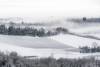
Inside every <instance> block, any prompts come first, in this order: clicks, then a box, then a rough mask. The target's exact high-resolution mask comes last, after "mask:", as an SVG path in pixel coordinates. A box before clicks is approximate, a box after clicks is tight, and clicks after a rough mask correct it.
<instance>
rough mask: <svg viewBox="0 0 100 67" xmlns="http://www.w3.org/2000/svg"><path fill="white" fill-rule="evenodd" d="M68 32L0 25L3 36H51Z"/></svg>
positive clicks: (58, 28) (64, 30)
mask: <svg viewBox="0 0 100 67" xmlns="http://www.w3.org/2000/svg"><path fill="white" fill-rule="evenodd" d="M67 32H68V30H67V29H65V28H62V27H56V28H54V29H52V30H47V29H45V28H42V27H41V28H39V29H37V28H34V26H33V27H29V26H26V27H24V28H22V27H16V26H13V24H11V25H9V26H8V27H7V26H6V25H4V24H3V25H0V34H5V35H29V36H39V37H42V36H51V35H57V34H59V33H67Z"/></svg>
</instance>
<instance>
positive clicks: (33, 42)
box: [0, 18, 100, 58]
mask: <svg viewBox="0 0 100 67" xmlns="http://www.w3.org/2000/svg"><path fill="white" fill-rule="evenodd" d="M0 21H1V24H4V23H2V21H4V22H6V23H5V24H8V25H9V23H8V22H11V21H12V22H18V21H20V22H22V20H21V19H19V18H15V19H12V18H9V19H0ZM34 24H35V25H34ZM34 24H33V25H32V26H34V27H35V26H36V27H37V28H38V27H40V28H41V27H45V29H46V28H49V29H51V30H52V28H54V27H55V28H56V27H64V28H67V29H68V30H69V32H70V33H67V34H63V33H60V34H58V35H54V36H47V37H31V36H18V35H15V36H14V35H0V50H1V51H4V52H12V51H15V52H18V53H19V54H20V55H22V56H37V57H49V56H54V57H55V58H61V57H62V58H82V57H88V56H92V55H93V56H94V55H98V54H99V53H92V54H91V53H84V54H83V53H80V49H79V47H83V46H89V47H91V46H94V44H93V43H97V45H98V46H100V45H99V44H100V40H99V37H100V32H99V30H100V27H99V26H100V23H95V22H92V23H88V22H87V23H85V24H84V23H76V22H71V21H67V20H60V21H59V22H58V24H57V22H53V23H38V26H37V25H36V23H34ZM48 24H51V26H48ZM18 25H20V24H18ZM26 25H27V24H26ZM15 26H16V25H15ZM20 27H21V26H20ZM72 33H74V34H72ZM88 36H90V37H88Z"/></svg>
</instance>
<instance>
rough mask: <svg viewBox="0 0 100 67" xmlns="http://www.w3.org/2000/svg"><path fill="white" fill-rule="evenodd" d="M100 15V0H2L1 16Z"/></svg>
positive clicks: (35, 17) (0, 2) (0, 1)
mask: <svg viewBox="0 0 100 67" xmlns="http://www.w3.org/2000/svg"><path fill="white" fill-rule="evenodd" d="M51 16H54V17H57V18H58V17H74V16H75V17H79V16H90V17H96V16H97V17H98V16H100V0H0V17H33V18H34V19H37V18H42V19H43V18H45V17H47V18H48V17H51Z"/></svg>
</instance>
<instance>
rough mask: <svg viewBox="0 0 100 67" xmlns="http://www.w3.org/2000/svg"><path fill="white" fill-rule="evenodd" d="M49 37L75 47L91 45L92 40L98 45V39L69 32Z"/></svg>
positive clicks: (99, 41) (99, 42)
mask: <svg viewBox="0 0 100 67" xmlns="http://www.w3.org/2000/svg"><path fill="white" fill-rule="evenodd" d="M49 38H51V39H52V40H56V41H58V42H61V43H64V44H66V45H67V44H68V45H70V46H73V47H76V48H77V47H80V46H93V43H94V42H96V43H97V44H98V45H99V46H100V40H95V39H89V38H83V37H78V36H74V35H71V34H60V35H57V36H51V37H49Z"/></svg>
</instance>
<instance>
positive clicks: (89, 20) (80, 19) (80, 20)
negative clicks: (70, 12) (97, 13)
mask: <svg viewBox="0 0 100 67" xmlns="http://www.w3.org/2000/svg"><path fill="white" fill-rule="evenodd" d="M68 21H72V22H77V23H79V22H80V23H82V22H84V23H85V22H86V23H93V22H95V23H96V22H97V23H99V22H100V18H86V17H83V18H71V19H68Z"/></svg>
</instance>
